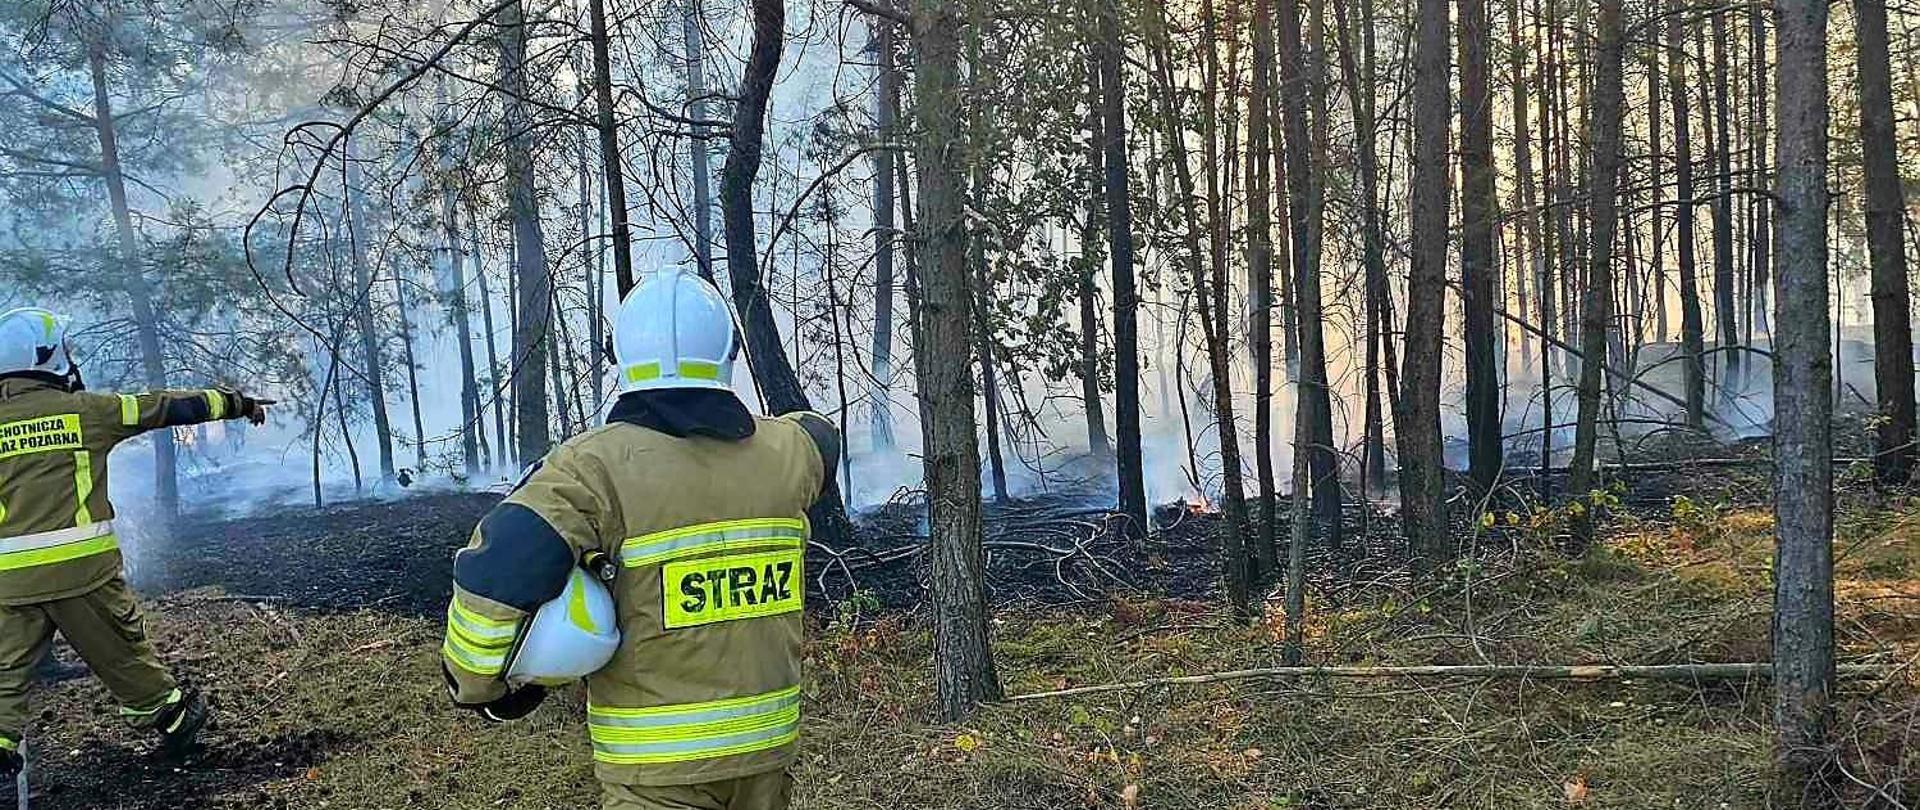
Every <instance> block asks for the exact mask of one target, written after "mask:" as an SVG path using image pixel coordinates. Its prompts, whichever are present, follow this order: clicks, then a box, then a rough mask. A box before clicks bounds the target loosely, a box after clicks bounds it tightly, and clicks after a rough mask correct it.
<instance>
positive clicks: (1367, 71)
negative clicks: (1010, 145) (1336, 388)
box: [1333, 0, 1397, 494]
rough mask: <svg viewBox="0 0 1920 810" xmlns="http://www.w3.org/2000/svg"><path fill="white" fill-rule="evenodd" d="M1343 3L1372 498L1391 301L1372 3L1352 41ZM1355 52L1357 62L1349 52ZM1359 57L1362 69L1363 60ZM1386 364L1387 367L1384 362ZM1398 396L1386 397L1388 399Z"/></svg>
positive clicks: (1379, 476) (1366, 481) (1381, 465)
mask: <svg viewBox="0 0 1920 810" xmlns="http://www.w3.org/2000/svg"><path fill="white" fill-rule="evenodd" d="M1347 5H1348V4H1346V3H1335V4H1334V7H1333V8H1334V14H1335V18H1334V19H1335V22H1336V23H1337V24H1338V25H1339V27H1340V39H1341V43H1342V45H1341V48H1340V71H1341V75H1342V77H1343V78H1344V79H1345V82H1344V83H1345V84H1346V86H1347V99H1348V104H1349V107H1350V108H1351V109H1352V110H1353V129H1354V138H1355V144H1354V151H1355V153H1356V154H1355V162H1356V163H1357V164H1358V167H1359V174H1360V196H1361V200H1360V229H1361V264H1362V265H1363V266H1364V267H1365V275H1366V282H1365V284H1366V287H1365V289H1366V292H1365V298H1366V312H1367V317H1366V330H1367V335H1366V341H1367V345H1366V359H1365V374H1366V405H1365V414H1364V417H1363V419H1364V422H1365V427H1364V432H1365V435H1364V437H1363V439H1362V441H1363V443H1364V444H1365V448H1364V456H1363V458H1364V461H1365V463H1364V465H1363V466H1364V470H1363V471H1362V473H1361V479H1362V480H1361V485H1362V486H1363V487H1365V488H1366V489H1367V490H1368V491H1370V492H1374V493H1375V494H1384V493H1385V492H1386V489H1387V483H1386V470H1387V453H1386V424H1385V419H1384V416H1383V414H1382V412H1381V411H1382V403H1381V399H1382V396H1381V390H1380V375H1381V372H1382V368H1381V366H1382V359H1383V358H1382V357H1381V354H1382V350H1383V349H1388V348H1389V347H1388V346H1387V341H1388V340H1389V339H1390V335H1389V334H1388V333H1389V332H1390V331H1391V328H1390V325H1389V324H1388V323H1387V302H1388V299H1389V297H1390V296H1391V291H1390V288H1389V287H1388V282H1387V261H1386V236H1385V233H1384V231H1383V226H1382V224H1381V222H1382V220H1383V219H1385V215H1384V213H1383V212H1382V211H1381V208H1380V150H1379V145H1378V141H1379V133H1378V132H1377V131H1376V127H1377V123H1376V119H1375V115H1374V103H1375V102H1374V93H1373V87H1374V79H1375V71H1374V61H1373V36H1374V34H1373V21H1374V20H1373V18H1374V5H1373V0H1360V31H1359V35H1358V42H1357V43H1356V41H1355V34H1354V32H1353V30H1352V29H1353V26H1352V25H1351V23H1350V21H1349V20H1348V18H1347ZM1356 47H1357V48H1358V49H1359V50H1360V52H1361V55H1360V57H1356V55H1355V53H1354V50H1355V48H1356ZM1362 57H1364V64H1363V59H1362ZM1387 365H1391V362H1390V361H1389V362H1388V363H1387ZM1395 396H1397V394H1396V393H1394V392H1391V391H1389V392H1387V398H1393V397H1395Z"/></svg>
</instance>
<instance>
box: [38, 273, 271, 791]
mask: <svg viewBox="0 0 1920 810" xmlns="http://www.w3.org/2000/svg"><path fill="white" fill-rule="evenodd" d="M66 332H67V322H66V320H65V319H63V318H61V317H59V316H57V315H55V314H53V313H51V312H48V311H46V310H43V309H15V310H10V311H8V312H5V313H0V779H5V780H11V779H12V778H13V777H14V776H15V775H17V774H18V773H19V771H20V768H21V766H22V762H21V757H20V753H19V748H20V741H21V738H22V735H23V734H24V732H25V731H26V725H27V685H28V683H29V682H30V681H31V680H32V676H33V668H34V665H35V664H36V662H38V661H39V660H41V659H42V657H44V655H45V654H46V651H47V649H48V645H49V644H50V643H51V642H52V640H53V633H54V631H55V630H58V631H59V632H60V634H61V635H62V636H64V637H66V639H67V643H68V644H70V645H72V646H73V648H74V650H75V651H77V652H79V653H80V657H81V658H84V659H85V660H86V662H87V666H88V667H89V668H91V669H92V670H93V672H94V674H95V675H97V676H98V677H99V678H100V680H101V682H102V683H104V684H105V685H106V687H107V690H108V691H109V692H112V693H113V696H114V698H115V699H116V700H118V701H119V703H120V705H121V709H120V715H121V717H123V718H125V719H126V720H127V721H128V722H129V723H131V724H132V725H134V726H135V727H137V728H142V729H148V730H152V731H155V732H158V733H159V735H160V738H161V742H162V746H163V748H164V749H165V750H166V751H168V752H169V753H173V754H180V753H185V752H187V751H189V750H190V749H191V747H192V744H193V740H194V736H195V735H196V734H197V733H198V732H199V731H200V730H201V728H202V727H203V726H204V725H205V724H206V723H207V716H208V715H207V708H206V705H205V703H204V701H202V700H201V698H200V695H199V694H198V692H196V691H194V690H191V689H182V688H181V687H180V685H179V684H178V683H176V682H175V681H174V678H173V676H172V675H171V674H169V673H168V672H167V669H166V667H165V666H163V665H162V664H161V663H160V659H159V657H158V656H157V655H155V654H154V650H153V645H152V644H151V643H149V642H148V640H147V636H146V631H145V629H144V628H143V626H142V619H141V617H140V609H139V607H138V606H137V605H135V604H134V599H133V593H132V591H130V590H128V588H127V583H126V580H125V579H124V578H123V577H122V576H121V572H120V550H119V541H118V540H117V539H116V537H115V535H114V526H113V516H114V512H113V503H112V502H111V501H110V500H108V497H107V454H108V453H109V452H111V451H112V450H113V448H114V447H115V446H116V445H118V444H119V443H121V442H123V441H126V440H128V439H131V438H133V437H135V436H138V435H140V434H142V433H145V432H147V431H150V430H159V429H164V428H171V427H175V426H179V425H195V424H199V423H202V422H209V421H213V420H216V419H240V418H245V419H248V420H249V421H251V422H253V423H254V424H256V425H258V424H261V423H262V422H264V421H265V419H266V405H267V404H270V403H268V402H267V401H265V400H255V399H251V398H249V397H246V396H243V395H241V394H238V393H235V392H232V391H223V390H206V391H156V392H152V393H146V394H137V395H135V394H121V395H117V396H116V395H113V394H94V393H87V392H86V391H85V388H86V386H85V385H84V384H83V383H82V381H81V378H80V369H79V367H78V366H77V365H76V364H75V363H74V362H73V357H72V355H71V353H70V352H69V351H68V348H67V342H66Z"/></svg>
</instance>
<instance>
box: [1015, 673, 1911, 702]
mask: <svg viewBox="0 0 1920 810" xmlns="http://www.w3.org/2000/svg"><path fill="white" fill-rule="evenodd" d="M1889 669H1891V667H1888V666H1885V665H1881V664H1841V665H1839V666H1836V667H1834V671H1835V673H1836V674H1838V675H1873V674H1878V673H1883V672H1886V671H1888V670H1889ZM1772 675H1773V665H1772V664H1651V665H1642V666H1633V665H1613V664H1576V665H1573V666H1546V665H1541V666H1534V665H1528V664H1466V665H1459V666H1401V667H1269V668H1266V669H1240V670H1232V671H1228V672H1214V673H1209V674H1205V675H1182V676H1177V677H1167V678H1149V679H1147V680H1144V681H1129V682H1126V683H1104V684H1095V685H1092V686H1076V687H1073V688H1071V689H1057V690H1054V691H1051V692H1032V693H1029V694H1025V695H1014V696H1012V697H1009V698H1007V701H1008V702H1010V703H1011V702H1018V701H1024V700H1046V699H1048V698H1061V697H1073V696H1075V695H1092V694H1099V693H1102V692H1126V691H1131V690H1136V689H1146V688H1148V687H1153V686H1173V685H1178V684H1198V683H1221V682H1225V681H1241V680H1253V679H1260V678H1512V679H1521V680H1581V681H1586V680H1605V679H1612V678H1645V679H1647V680H1653V681H1694V680H1721V681H1724V680H1740V679H1743V678H1765V677H1770V676H1772Z"/></svg>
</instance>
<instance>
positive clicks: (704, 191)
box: [680, 0, 785, 281]
mask: <svg viewBox="0 0 1920 810" xmlns="http://www.w3.org/2000/svg"><path fill="white" fill-rule="evenodd" d="M700 1H701V0H681V2H683V3H685V6H683V8H682V14H681V17H680V33H681V38H682V40H683V41H684V45H683V47H684V48H685V50H686V58H687V117H688V118H691V119H693V120H694V121H705V120H706V118H707V77H706V56H705V55H706V52H707V45H706V35H705V33H704V32H703V31H702V30H701V28H700V24H701V20H702V14H701V10H700ZM781 5H782V8H783V9H784V6H785V4H784V3H782V4H781ZM756 33H757V29H756ZM779 61H780V60H779V58H778V54H776V55H775V59H774V67H775V69H778V67H779ZM761 117H762V118H765V116H764V115H762V116H761ZM762 126H763V127H764V123H763V124H762ZM735 140H736V141H737V140H738V136H737V135H736V136H735ZM755 143H756V144H757V143H758V141H757V140H756V141H755ZM687 148H688V149H689V150H690V153H689V154H690V156H691V157H692V159H693V256H694V261H695V263H696V264H697V265H698V266H699V268H700V277H701V278H704V279H706V280H708V281H713V280H714V277H713V273H714V270H713V191H712V187H713V180H712V179H711V178H712V175H713V169H712V158H711V157H710V154H711V153H710V152H709V151H708V147H707V128H706V125H704V124H698V123H696V124H694V125H693V126H692V136H691V137H689V138H688V139H687ZM755 149H756V154H755V159H754V168H755V169H756V170H757V169H758V168H759V157H758V153H757V150H758V147H757V146H756V147H755ZM728 160H729V162H731V161H732V154H731V153H729V155H728ZM720 182H721V183H722V184H725V183H726V179H725V178H724V177H722V178H721V181H720ZM721 193H722V194H725V193H726V190H725V189H724V188H723V189H721ZM722 216H725V212H722ZM746 244H747V253H748V255H753V253H754V248H753V245H755V244H756V243H755V242H751V241H750V242H747V243H746ZM727 253H728V254H732V253H733V241H732V233H731V232H729V233H728V242H727ZM728 264H729V265H731V264H732V259H731V258H729V259H728Z"/></svg>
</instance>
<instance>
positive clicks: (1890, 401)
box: [1853, 0, 1914, 486]
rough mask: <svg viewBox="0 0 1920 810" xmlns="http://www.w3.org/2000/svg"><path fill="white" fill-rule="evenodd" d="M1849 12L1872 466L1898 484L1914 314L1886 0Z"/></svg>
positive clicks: (1906, 451)
mask: <svg viewBox="0 0 1920 810" xmlns="http://www.w3.org/2000/svg"><path fill="white" fill-rule="evenodd" d="M1853 16H1854V26H1855V34H1856V37H1857V41H1858V43H1859V48H1860V50H1859V54H1860V68H1859V69H1860V82H1859V85H1860V150H1861V156H1862V158H1863V164H1864V169H1865V175H1866V186H1867V189H1866V191H1867V194H1866V203H1867V204H1866V208H1867V249H1868V252H1869V254H1870V260H1871V263H1872V268H1873V271H1872V275H1873V279H1872V296H1873V346H1874V351H1873V382H1874V388H1875V389H1876V391H1877V392H1878V399H1879V410H1880V420H1879V422H1878V424H1877V425H1876V426H1875V429H1874V465H1873V467H1874V472H1875V475H1876V477H1877V478H1878V479H1879V481H1880V483H1881V484H1883V485H1888V486H1897V485H1900V484H1904V483H1906V482H1907V478H1908V476H1909V475H1910V474H1911V472H1912V470H1913V459H1914V447H1913V440H1914V394H1913V316H1912V304H1911V302H1910V301H1909V298H1908V292H1907V252H1906V240H1905V238H1904V236H1905V234H1904V229H1905V226H1906V213H1907V201H1906V195H1905V193H1904V192H1903V191H1902V190H1901V186H1900V156H1899V154H1898V152H1899V147H1898V141H1897V140H1896V139H1895V133H1894V117H1893V79H1892V75H1891V74H1892V71H1891V69H1890V66H1889V64H1888V53H1887V50H1888V48H1887V5H1886V1H1885V0H1854V3H1853Z"/></svg>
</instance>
